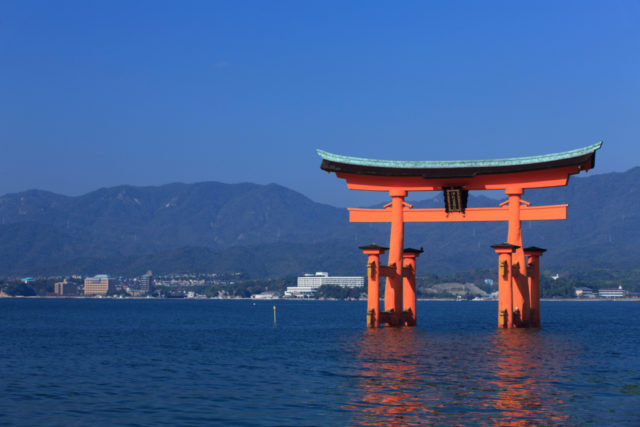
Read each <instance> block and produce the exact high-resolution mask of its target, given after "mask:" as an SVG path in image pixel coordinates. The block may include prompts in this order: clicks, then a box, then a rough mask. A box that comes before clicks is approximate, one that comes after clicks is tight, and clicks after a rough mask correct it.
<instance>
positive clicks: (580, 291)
mask: <svg viewBox="0 0 640 427" xmlns="http://www.w3.org/2000/svg"><path fill="white" fill-rule="evenodd" d="M576 297H578V298H595V297H596V294H595V293H594V292H593V289H591V288H586V287H579V288H576Z"/></svg>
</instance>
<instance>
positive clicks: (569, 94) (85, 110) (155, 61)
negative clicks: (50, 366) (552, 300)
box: [0, 0, 640, 206]
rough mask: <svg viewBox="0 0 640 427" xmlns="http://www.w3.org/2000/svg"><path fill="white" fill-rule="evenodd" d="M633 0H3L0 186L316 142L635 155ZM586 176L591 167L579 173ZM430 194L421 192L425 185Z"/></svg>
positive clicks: (174, 174)
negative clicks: (595, 146) (590, 148)
mask: <svg viewBox="0 0 640 427" xmlns="http://www.w3.org/2000/svg"><path fill="white" fill-rule="evenodd" d="M639 23H640V1H637V0H632V1H622V0H619V1H600V2H593V1H582V0H581V1H555V0H554V1H496V2H491V1H468V2H465V1H454V0H447V1H418V2H410V1H403V2H389V1H386V2H376V1H362V2H355V1H353V2H346V1H337V2H330V1H326V0H323V1H291V2H285V1H255V2H246V1H238V0H233V1H227V2H223V1H202V2H198V1H170V2H163V1H157V0H154V1H139V0H136V1H130V0H127V1H113V0H109V1H107V0H105V1H85V0H83V1H77V2H76V1H42V2H36V1H28V0H19V1H11V0H2V1H0V147H1V150H0V194H5V193H9V192H18V191H23V190H27V189H32V188H38V189H44V190H50V191H53V192H57V193H62V194H67V195H78V194H83V193H86V192H88V191H91V190H95V189H97V188H100V187H109V186H114V185H119V184H132V185H161V184H166V183H170V182H199V181H222V182H228V183H236V182H255V183H260V184H267V183H271V182H275V183H278V184H281V185H284V186H286V187H289V188H292V189H294V190H297V191H299V192H301V193H303V194H305V195H307V196H309V197H311V198H312V199H314V200H316V201H319V202H324V203H329V204H332V205H336V206H347V205H354V206H355V205H361V204H367V203H371V202H374V201H376V200H378V199H380V200H382V199H386V198H385V197H382V198H381V197H380V196H376V195H371V194H368V195H366V194H362V193H360V194H358V193H359V192H354V191H348V190H346V186H345V184H344V182H343V181H341V180H338V179H337V178H336V177H335V175H331V176H329V175H327V174H326V173H325V172H323V171H321V170H320V169H319V166H320V158H319V157H318V156H317V154H316V152H315V149H316V148H321V149H324V150H327V151H330V152H335V153H339V154H346V155H353V156H361V157H371V158H383V159H398V160H408V159H413V160H455V159H460V160H462V159H483V158H499V157H515V156H527V155H536V154H545V153H552V152H559V151H565V150H570V149H574V148H579V147H583V146H586V145H590V144H592V143H595V142H597V141H600V140H603V141H604V146H603V148H602V149H601V150H600V151H599V152H598V154H597V156H596V157H597V160H596V170H595V173H602V172H610V171H625V170H627V169H629V168H631V167H634V166H637V165H640V24H639ZM591 173H594V172H591ZM425 196H426V195H425Z"/></svg>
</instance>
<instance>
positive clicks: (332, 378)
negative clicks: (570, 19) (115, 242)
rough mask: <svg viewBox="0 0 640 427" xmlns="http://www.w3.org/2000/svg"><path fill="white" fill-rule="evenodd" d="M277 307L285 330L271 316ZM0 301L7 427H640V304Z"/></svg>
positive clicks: (2, 410)
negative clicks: (534, 315) (517, 313)
mask: <svg viewBox="0 0 640 427" xmlns="http://www.w3.org/2000/svg"><path fill="white" fill-rule="evenodd" d="M274 304H275V305H276V306H277V324H276V325H274V322H273V306H274ZM364 313H365V303H364V302H340V301H298V302H296V301H276V302H273V301H256V302H255V303H254V302H253V301H247V300H241V301H239V300H235V301H225V300H199V301H189V300H110V299H103V300H97V299H95V300H94V299H2V300H0V424H6V425H36V424H38V425H111V424H118V425H146V426H149V425H153V426H156V425H295V426H298V425H339V426H342V425H370V424H376V425H379V424H399V425H414V424H456V425H461V424H462V425H464V424H469V425H477V424H492V425H496V424H499V425H503V424H507V423H512V424H514V425H529V424H545V425H548V424H552V425H553V424H557V425H576V424H580V425H581V424H588V423H591V424H594V425H602V424H606V425H612V424H613V425H615V424H619V425H636V426H637V425H640V325H639V322H638V318H639V317H640V304H639V303H629V302H544V301H543V303H542V321H543V327H542V328H541V329H539V330H509V331H505V330H497V329H496V327H495V325H496V322H497V320H496V319H497V314H496V313H497V305H496V303H493V302H418V316H419V318H418V322H419V326H418V327H416V328H403V329H391V328H388V329H380V330H368V329H366V328H365V315H364Z"/></svg>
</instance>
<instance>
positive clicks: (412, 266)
mask: <svg viewBox="0 0 640 427" xmlns="http://www.w3.org/2000/svg"><path fill="white" fill-rule="evenodd" d="M422 252H423V250H422V248H420V249H419V250H418V249H412V248H407V249H405V250H404V251H403V252H402V260H403V267H402V302H403V304H404V310H403V312H402V315H403V321H404V324H405V325H406V326H416V322H417V315H416V258H418V257H419V256H420V254H421V253H422Z"/></svg>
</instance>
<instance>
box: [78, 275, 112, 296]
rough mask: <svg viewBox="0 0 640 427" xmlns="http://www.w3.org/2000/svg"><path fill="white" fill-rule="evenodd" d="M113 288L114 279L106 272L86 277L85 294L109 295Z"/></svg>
mask: <svg viewBox="0 0 640 427" xmlns="http://www.w3.org/2000/svg"><path fill="white" fill-rule="evenodd" d="M113 289H114V286H113V279H110V278H109V276H107V275H106V274H98V275H96V276H94V277H87V278H86V279H84V294H85V296H92V295H107V294H108V293H109V292H111V291H113Z"/></svg>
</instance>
